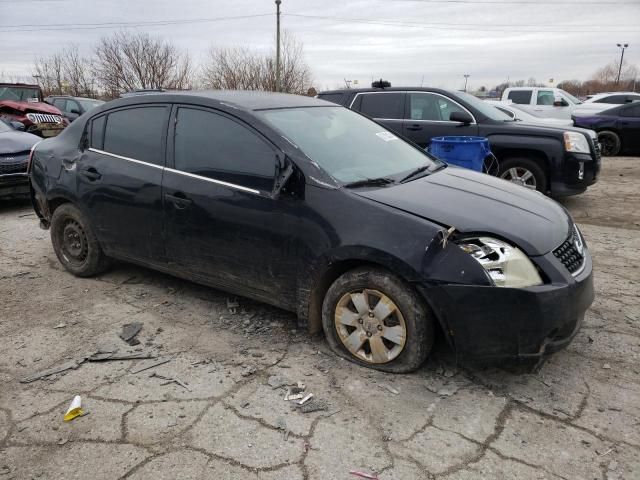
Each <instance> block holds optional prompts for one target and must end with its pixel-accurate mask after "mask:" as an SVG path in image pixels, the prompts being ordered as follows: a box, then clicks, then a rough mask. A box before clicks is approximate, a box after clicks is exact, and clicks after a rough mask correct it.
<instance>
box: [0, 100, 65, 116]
mask: <svg viewBox="0 0 640 480" xmlns="http://www.w3.org/2000/svg"><path fill="white" fill-rule="evenodd" d="M3 106H6V107H9V108H12V109H14V110H19V111H21V112H25V113H28V112H33V113H48V114H51V115H62V112H61V111H60V110H59V109H57V108H56V107H54V106H53V105H49V104H48V103H44V102H15V101H13V100H0V108H2V107H3Z"/></svg>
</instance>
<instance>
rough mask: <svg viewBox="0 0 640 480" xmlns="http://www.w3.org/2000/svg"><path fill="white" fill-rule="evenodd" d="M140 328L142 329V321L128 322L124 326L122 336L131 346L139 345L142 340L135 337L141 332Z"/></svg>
mask: <svg viewBox="0 0 640 480" xmlns="http://www.w3.org/2000/svg"><path fill="white" fill-rule="evenodd" d="M140 330H142V323H141V322H133V323H127V324H125V325H123V326H122V333H120V338H121V339H122V340H124V341H125V342H127V343H128V344H129V345H131V346H134V345H139V344H140V340H138V339H137V338H135V337H136V335H138V334H139V333H140Z"/></svg>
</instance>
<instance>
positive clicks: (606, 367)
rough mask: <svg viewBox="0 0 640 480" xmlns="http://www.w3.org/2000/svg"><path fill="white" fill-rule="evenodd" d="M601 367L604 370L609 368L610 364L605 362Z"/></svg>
mask: <svg viewBox="0 0 640 480" xmlns="http://www.w3.org/2000/svg"><path fill="white" fill-rule="evenodd" d="M602 368H604V369H605V370H611V365H609V364H608V363H605V364H604V365H602Z"/></svg>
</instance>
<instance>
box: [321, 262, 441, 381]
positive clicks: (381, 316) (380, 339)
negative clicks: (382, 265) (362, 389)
mask: <svg viewBox="0 0 640 480" xmlns="http://www.w3.org/2000/svg"><path fill="white" fill-rule="evenodd" d="M322 327H323V329H324V333H325V336H326V337H327V342H328V343H329V346H330V347H331V349H332V350H333V351H334V352H335V353H336V354H338V355H340V356H341V357H344V358H346V359H348V360H351V361H352V362H355V363H358V364H360V365H363V366H365V367H369V368H374V369H376V370H381V371H383V372H391V373H406V372H411V371H413V370H415V369H417V368H418V367H419V366H420V365H422V363H424V360H425V359H426V358H427V355H428V354H429V352H430V351H431V347H432V345H433V337H434V316H433V314H432V313H431V311H430V310H429V308H428V307H427V305H425V303H424V302H423V301H422V299H421V298H420V297H419V296H418V294H417V293H416V292H415V291H414V290H413V289H412V288H411V287H409V286H408V285H406V284H405V283H404V282H403V281H402V280H401V279H399V278H398V277H396V276H395V275H392V274H391V273H389V272H386V271H384V270H381V269H376V268H371V267H366V268H358V269H355V270H351V271H349V272H347V273H345V274H343V275H342V276H341V277H339V278H338V279H337V280H336V281H335V282H334V283H333V285H331V287H330V288H329V290H328V291H327V293H326V295H325V298H324V302H323V303H322Z"/></svg>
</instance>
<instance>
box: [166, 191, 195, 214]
mask: <svg viewBox="0 0 640 480" xmlns="http://www.w3.org/2000/svg"><path fill="white" fill-rule="evenodd" d="M164 198H166V199H167V200H169V201H170V202H171V203H173V206H174V207H176V208H177V209H178V210H184V209H185V208H187V207H188V206H189V205H191V204H192V203H193V201H192V200H191V199H189V198H187V197H186V195H185V194H184V193H182V192H176V193H175V195H171V194H169V193H165V194H164Z"/></svg>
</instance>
